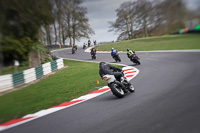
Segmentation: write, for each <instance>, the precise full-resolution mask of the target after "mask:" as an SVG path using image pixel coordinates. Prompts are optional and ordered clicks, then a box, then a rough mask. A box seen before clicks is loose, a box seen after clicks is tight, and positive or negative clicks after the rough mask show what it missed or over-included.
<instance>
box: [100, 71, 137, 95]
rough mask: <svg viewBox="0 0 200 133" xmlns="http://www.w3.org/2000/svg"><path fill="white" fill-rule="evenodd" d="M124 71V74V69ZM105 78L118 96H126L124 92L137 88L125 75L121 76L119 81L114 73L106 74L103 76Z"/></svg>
mask: <svg viewBox="0 0 200 133" xmlns="http://www.w3.org/2000/svg"><path fill="white" fill-rule="evenodd" d="M122 72H123V75H124V71H122ZM103 80H104V81H105V83H107V84H108V86H109V87H110V89H111V91H112V93H113V95H115V96H116V97H118V98H122V97H124V94H125V93H127V92H128V91H130V92H131V93H132V92H134V91H135V88H134V87H133V85H132V84H131V83H130V82H129V81H127V79H126V77H125V76H123V77H121V81H118V80H116V78H115V76H114V75H109V74H106V75H104V76H103Z"/></svg>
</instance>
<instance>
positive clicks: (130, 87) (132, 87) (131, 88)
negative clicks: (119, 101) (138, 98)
mask: <svg viewBox="0 0 200 133" xmlns="http://www.w3.org/2000/svg"><path fill="white" fill-rule="evenodd" d="M128 90H129V91H130V92H134V91H135V88H134V86H133V85H132V84H130V86H129V88H128Z"/></svg>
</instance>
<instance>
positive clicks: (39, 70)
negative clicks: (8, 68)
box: [0, 59, 64, 92]
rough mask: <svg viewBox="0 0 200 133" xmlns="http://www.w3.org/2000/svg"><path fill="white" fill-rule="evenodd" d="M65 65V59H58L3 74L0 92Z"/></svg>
mask: <svg viewBox="0 0 200 133" xmlns="http://www.w3.org/2000/svg"><path fill="white" fill-rule="evenodd" d="M63 67H64V64H63V59H57V60H54V61H52V62H48V63H45V64H43V65H41V66H38V67H36V68H31V69H27V70H25V71H23V72H18V73H15V74H8V75H2V76H0V92H4V91H8V90H11V89H13V88H16V87H19V86H22V85H24V84H27V83H30V82H32V81H34V80H36V79H39V78H41V77H43V76H44V75H47V74H49V73H51V72H53V71H55V70H57V69H60V68H63Z"/></svg>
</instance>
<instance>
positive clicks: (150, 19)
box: [109, 0, 199, 41]
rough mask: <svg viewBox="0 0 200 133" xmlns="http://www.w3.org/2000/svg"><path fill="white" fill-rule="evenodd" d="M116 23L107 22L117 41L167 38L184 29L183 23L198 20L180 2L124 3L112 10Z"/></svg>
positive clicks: (145, 1)
mask: <svg viewBox="0 0 200 133" xmlns="http://www.w3.org/2000/svg"><path fill="white" fill-rule="evenodd" d="M116 14H117V19H116V20H115V21H114V22H109V24H110V27H109V28H110V30H109V31H114V32H116V33H119V36H118V41H119V40H128V39H133V38H141V37H148V36H159V35H164V34H171V33H173V32H177V31H179V30H180V29H181V28H184V27H185V23H184V22H185V21H186V20H189V19H193V18H197V17H198V18H199V14H198V13H195V12H194V11H190V10H188V9H187V8H186V5H185V3H184V2H183V0H152V1H149V0H136V1H127V2H124V3H122V4H121V5H120V7H119V8H118V9H116Z"/></svg>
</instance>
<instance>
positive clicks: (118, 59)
mask: <svg viewBox="0 0 200 133" xmlns="http://www.w3.org/2000/svg"><path fill="white" fill-rule="evenodd" d="M113 59H114V60H115V61H116V62H117V61H119V62H121V59H120V57H119V53H118V52H117V53H115V54H114V55H113Z"/></svg>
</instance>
